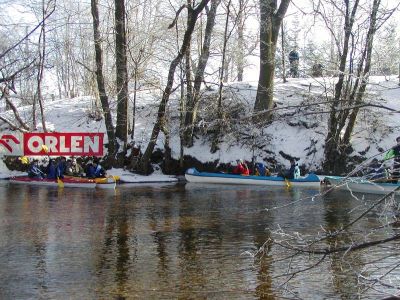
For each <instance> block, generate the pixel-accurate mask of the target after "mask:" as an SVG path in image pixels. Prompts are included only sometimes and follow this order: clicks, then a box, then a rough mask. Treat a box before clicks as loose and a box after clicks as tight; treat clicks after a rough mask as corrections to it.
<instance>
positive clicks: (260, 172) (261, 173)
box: [256, 163, 271, 176]
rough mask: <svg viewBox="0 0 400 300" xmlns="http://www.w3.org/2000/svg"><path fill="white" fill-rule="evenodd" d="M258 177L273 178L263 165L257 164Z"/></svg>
mask: <svg viewBox="0 0 400 300" xmlns="http://www.w3.org/2000/svg"><path fill="white" fill-rule="evenodd" d="M256 175H257V176H271V172H270V171H269V170H268V169H267V168H266V167H265V165H264V164H263V163H256Z"/></svg>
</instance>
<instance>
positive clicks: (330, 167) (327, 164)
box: [323, 0, 359, 174]
mask: <svg viewBox="0 0 400 300" xmlns="http://www.w3.org/2000/svg"><path fill="white" fill-rule="evenodd" d="M358 2H359V0H356V1H355V2H354V6H353V8H352V11H351V13H350V7H349V3H348V2H345V3H346V9H345V10H346V11H345V27H344V31H345V35H344V41H343V51H342V53H341V55H340V65H339V78H338V82H337V83H336V85H335V95H334V99H333V101H332V104H331V107H330V109H331V111H330V115H329V121H328V134H327V136H326V139H325V151H324V155H325V158H324V163H323V168H324V170H325V171H326V172H328V174H329V173H334V174H340V173H342V172H343V170H344V168H343V167H344V166H345V164H344V163H340V164H338V163H337V162H338V161H342V160H343V159H345V156H344V153H343V152H342V151H341V138H340V131H339V130H338V126H339V119H338V116H337V111H338V109H339V110H340V108H341V107H342V106H344V105H343V102H342V101H345V99H342V90H343V85H344V79H345V71H346V63H347V55H348V52H349V41H350V35H351V31H352V28H353V24H354V20H355V14H356V11H357V8H358Z"/></svg>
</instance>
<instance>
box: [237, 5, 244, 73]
mask: <svg viewBox="0 0 400 300" xmlns="http://www.w3.org/2000/svg"><path fill="white" fill-rule="evenodd" d="M244 9H245V7H244V0H239V11H238V14H237V21H236V23H237V33H238V40H237V45H238V49H237V61H236V68H237V81H243V71H244V25H245V22H244V21H245V19H244V15H243V14H244Z"/></svg>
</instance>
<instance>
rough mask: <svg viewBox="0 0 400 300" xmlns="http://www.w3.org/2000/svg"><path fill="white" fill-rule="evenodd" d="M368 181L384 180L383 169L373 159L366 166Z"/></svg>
mask: <svg viewBox="0 0 400 300" xmlns="http://www.w3.org/2000/svg"><path fill="white" fill-rule="evenodd" d="M367 177H368V179H369V180H373V181H381V180H385V179H386V174H385V168H384V167H382V164H380V163H379V161H378V160H377V159H376V158H374V159H373V160H372V161H371V163H370V164H369V166H368V175H367Z"/></svg>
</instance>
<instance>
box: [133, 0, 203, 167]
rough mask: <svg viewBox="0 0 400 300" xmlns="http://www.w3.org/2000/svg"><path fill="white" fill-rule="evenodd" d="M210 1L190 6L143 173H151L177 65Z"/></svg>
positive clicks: (171, 65)
mask: <svg viewBox="0 0 400 300" xmlns="http://www.w3.org/2000/svg"><path fill="white" fill-rule="evenodd" d="M209 1H210V0H202V1H201V2H200V3H199V4H198V5H197V7H196V9H192V8H190V7H189V8H188V14H191V16H192V17H191V23H189V24H188V27H187V28H186V31H185V35H184V38H183V42H182V46H181V48H180V50H179V52H178V54H177V56H176V57H175V58H174V59H173V61H172V62H171V64H170V67H169V71H168V80H167V85H166V87H165V89H164V92H163V96H162V99H161V102H160V105H159V107H158V113H157V120H156V123H155V124H154V127H153V130H152V133H151V137H150V141H149V144H148V145H147V148H146V151H145V152H144V154H143V156H142V158H141V160H140V163H139V171H140V172H141V173H143V174H149V173H150V158H151V154H152V153H153V150H154V147H155V145H156V142H157V138H158V134H159V133H160V128H161V122H162V121H163V118H164V115H165V109H166V106H167V103H168V100H169V96H170V94H171V91H172V86H173V83H174V75H175V70H176V67H177V66H178V64H179V63H180V61H181V60H182V57H183V55H184V54H185V53H186V50H187V48H188V45H189V42H190V40H191V38H192V33H193V31H194V27H195V25H196V21H197V17H198V15H199V14H200V12H201V11H202V10H203V9H204V7H205V6H206V5H207V3H208V2H209Z"/></svg>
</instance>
